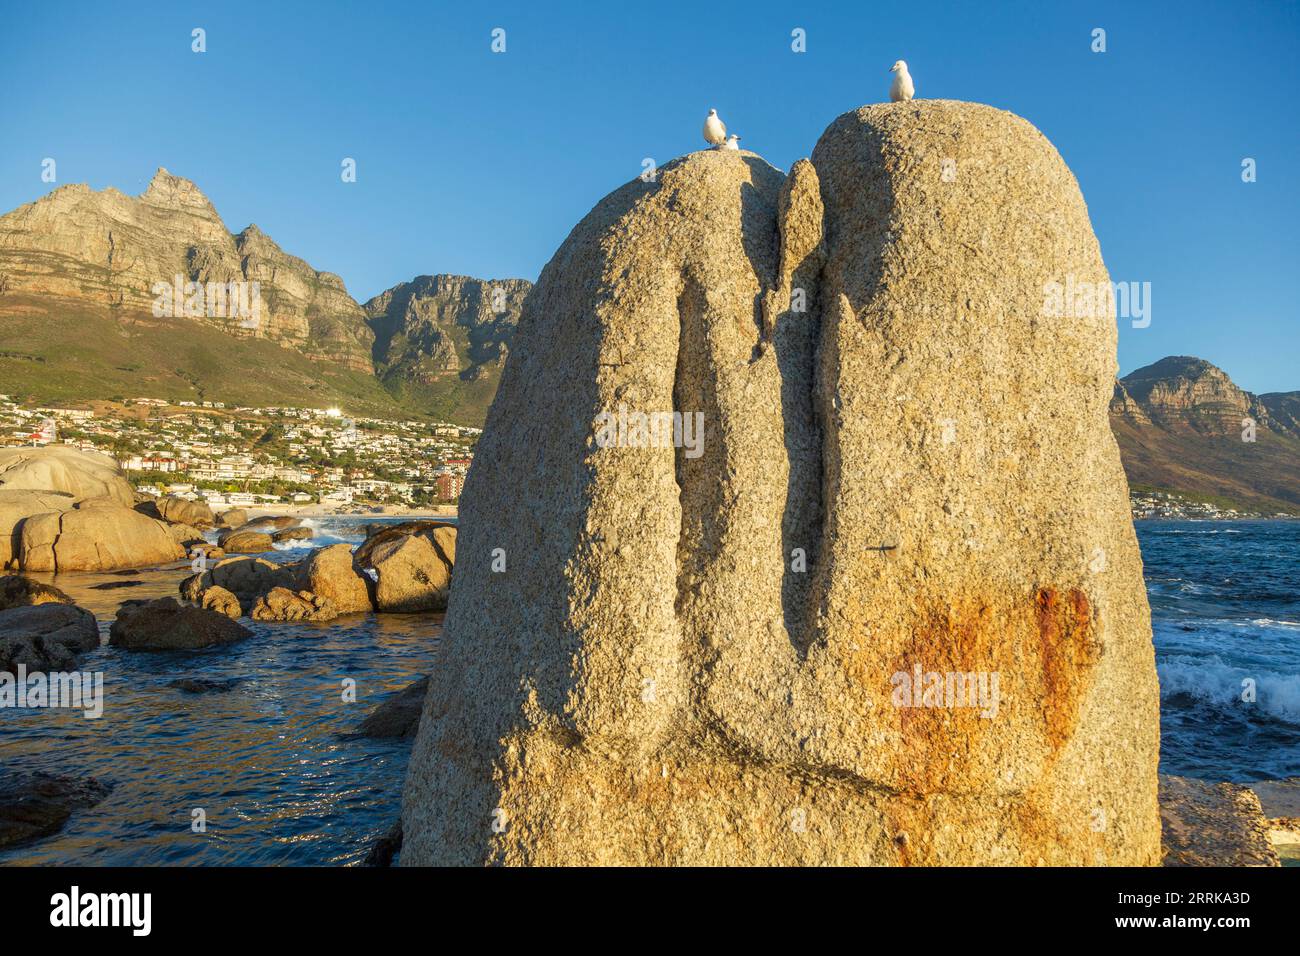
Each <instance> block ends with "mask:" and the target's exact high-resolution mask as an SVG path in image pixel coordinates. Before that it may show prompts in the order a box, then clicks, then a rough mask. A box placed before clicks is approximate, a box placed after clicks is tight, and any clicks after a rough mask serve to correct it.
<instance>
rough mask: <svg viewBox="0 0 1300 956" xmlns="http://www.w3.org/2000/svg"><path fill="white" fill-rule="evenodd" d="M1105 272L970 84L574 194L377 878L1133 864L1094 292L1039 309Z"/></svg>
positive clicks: (1148, 827) (1145, 733)
mask: <svg viewBox="0 0 1300 956" xmlns="http://www.w3.org/2000/svg"><path fill="white" fill-rule="evenodd" d="M1107 281H1108V278H1107V274H1106V270H1105V267H1104V265H1103V264H1102V260H1101V255H1100V251H1099V249H1098V246H1097V241H1096V239H1095V237H1094V236H1093V232H1092V228H1091V225H1090V223H1089V220H1088V215H1087V210H1086V207H1085V205H1084V202H1083V198H1082V196H1081V195H1080V194H1079V189H1078V186H1077V184H1076V183H1075V180H1074V177H1073V176H1072V175H1071V174H1070V171H1069V170H1068V169H1067V168H1066V166H1065V164H1064V163H1063V162H1062V160H1061V158H1060V156H1059V155H1058V154H1057V153H1056V151H1055V150H1054V149H1053V148H1052V146H1051V144H1050V143H1048V142H1047V140H1046V139H1044V137H1043V136H1042V135H1041V134H1040V133H1039V132H1038V131H1037V130H1035V129H1034V128H1033V127H1032V126H1030V125H1029V124H1028V123H1026V122H1025V121H1024V120H1021V119H1019V118H1017V117H1015V116H1013V115H1011V114H1009V113H1005V112H1002V111H999V110H995V109H991V108H989V107H985V106H979V105H974V104H965V103H955V102H946V101H934V100H927V101H916V102H911V103H899V104H885V105H879V106H871V107H866V108H864V109H861V110H857V111H855V112H851V113H847V114H845V115H844V116H842V117H840V118H839V119H838V120H836V121H835V122H834V123H833V124H832V125H831V126H830V127H829V128H828V130H827V131H826V133H825V134H824V135H823V137H822V139H821V141H820V142H819V143H818V145H817V148H816V149H815V150H814V152H813V156H812V160H811V162H809V161H801V162H799V163H797V164H796V165H795V166H794V167H793V168H792V170H791V173H790V175H789V176H788V177H784V176H782V174H781V173H779V172H778V171H777V170H775V169H773V168H771V167H770V166H768V165H767V164H766V163H764V162H762V160H760V159H759V158H757V157H755V156H754V155H752V154H749V153H745V152H731V151H708V152H702V153H695V154H692V155H690V156H687V157H685V158H683V159H681V160H678V161H676V162H673V163H670V164H668V165H666V166H664V167H661V168H660V170H659V173H658V177H657V181H655V182H652V183H646V182H642V181H640V180H638V181H634V182H632V183H630V184H628V185H627V186H624V187H623V188H621V189H619V190H617V191H616V192H614V193H613V194H612V195H610V196H609V197H607V198H606V199H604V200H603V201H602V202H601V203H599V204H598V205H597V206H596V208H595V209H594V210H593V211H592V212H591V213H590V214H589V215H588V217H587V218H586V219H585V220H584V221H583V222H582V223H580V224H579V225H578V226H577V227H576V228H575V229H574V230H573V232H572V233H571V234H570V235H569V237H568V239H567V240H566V241H565V243H564V245H563V246H562V247H561V248H560V250H559V252H558V253H557V254H556V255H555V257H554V258H553V259H552V261H551V262H550V263H549V264H548V265H547V267H546V269H545V270H544V271H543V273H542V276H541V279H540V281H539V282H538V284H537V286H536V287H535V288H534V289H533V291H532V293H531V295H530V296H529V298H528V301H527V303H526V305H525V308H524V313H523V317H522V318H521V320H520V325H519V331H518V334H517V336H516V338H515V344H514V346H513V348H512V351H511V354H510V358H509V360H508V362H507V365H506V369H505V372H504V375H503V378H502V382H501V387H500V390H499V391H498V393H497V397H496V399H495V402H494V404H493V406H492V409H491V412H490V414H489V416H488V421H487V425H486V428H485V431H484V434H483V436H482V439H481V441H480V443H479V445H478V448H477V453H476V464H475V467H474V469H473V470H472V472H471V474H470V478H469V482H468V484H467V486H466V488H465V492H464V495H463V497H462V498H461V502H460V507H461V510H460V516H461V519H462V527H463V529H464V531H465V540H464V541H458V554H457V557H458V563H457V569H456V575H455V580H454V585H453V588H452V594H451V601H450V610H449V612H448V615H447V620H446V625H445V632H444V635H443V638H442V644H441V648H440V655H439V662H438V667H437V668H436V669H435V670H434V673H433V675H432V677H431V685H430V690H429V696H428V699H427V702H426V711H425V718H424V719H423V720H422V721H421V724H420V730H419V734H418V736H417V740H416V743H415V747H414V751H413V755H412V761H411V764H410V770H409V773H408V778H407V785H406V793H405V797H404V810H403V820H404V833H405V841H406V842H405V844H404V846H403V851H402V862H403V863H407V864H447V863H459V864H481V863H486V862H495V863H507V864H586V863H600V864H646V863H650V864H828V863H846V864H872V865H876V864H884V865H895V864H896V865H905V864H906V865H926V864H939V865H944V864H949V865H986V864H1048V865H1091V864H1112V865H1116V864H1134V865H1153V864H1156V863H1158V862H1159V861H1160V822H1159V815H1158V810H1157V804H1156V761H1157V741H1158V712H1157V708H1158V693H1157V687H1156V678H1155V666H1154V655H1153V651H1152V645H1151V632H1150V622H1149V612H1148V608H1147V603H1146V595H1145V590H1144V588H1143V582H1142V575H1141V563H1140V558H1139V555H1138V549H1137V542H1136V539H1135V536H1134V533H1133V527H1132V523H1131V520H1130V517H1129V511H1128V498H1127V487H1126V483H1125V479H1124V473H1123V471H1122V469H1121V467H1120V461H1119V456H1118V452H1117V450H1116V447H1115V442H1114V439H1113V438H1112V436H1111V433H1110V430H1109V423H1108V420H1107V402H1108V399H1109V398H1110V395H1111V386H1112V383H1113V381H1114V376H1115V369H1116V360H1115V341H1116V330H1115V321H1114V311H1113V304H1109V303H1103V304H1102V305H1101V306H1100V307H1094V308H1092V309H1091V310H1090V311H1089V310H1088V309H1085V308H1079V309H1077V310H1076V311H1078V312H1079V313H1080V314H1079V315H1078V316H1077V317H1076V316H1074V315H1072V316H1071V317H1070V318H1061V317H1059V316H1052V315H1050V314H1049V310H1048V307H1047V302H1046V298H1045V297H1046V296H1048V295H1049V294H1050V292H1049V290H1051V289H1052V288H1054V286H1053V283H1057V284H1062V285H1064V284H1066V283H1068V282H1073V283H1074V284H1075V286H1074V287H1077V286H1078V284H1079V283H1106V282H1107ZM672 412H677V413H679V415H678V419H677V421H675V422H674V420H673V419H672V418H671V415H670V414H669V415H668V416H656V417H654V418H646V417H641V418H638V416H648V415H650V414H652V413H672ZM701 439H702V440H701ZM375 565H376V567H378V568H380V579H381V580H380V587H381V590H382V578H383V573H382V563H381V562H380V561H378V560H376V562H375Z"/></svg>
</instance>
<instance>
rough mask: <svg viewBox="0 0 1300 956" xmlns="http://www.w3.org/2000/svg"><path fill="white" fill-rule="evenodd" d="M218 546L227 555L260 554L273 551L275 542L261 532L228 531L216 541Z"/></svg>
mask: <svg viewBox="0 0 1300 956" xmlns="http://www.w3.org/2000/svg"><path fill="white" fill-rule="evenodd" d="M217 543H218V544H220V545H221V547H222V549H223V550H225V551H226V552H227V553H228V554H260V553H261V552H263V551H274V550H275V542H274V541H273V540H272V538H271V536H270V535H269V534H266V533H265V532H262V531H246V530H244V529H242V528H241V529H240V530H239V531H228V532H226V533H225V534H223V535H222V536H221V537H220V539H218V542H217Z"/></svg>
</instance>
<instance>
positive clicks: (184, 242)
mask: <svg viewBox="0 0 1300 956" xmlns="http://www.w3.org/2000/svg"><path fill="white" fill-rule="evenodd" d="M231 283H237V284H238V283H242V286H240V289H241V294H244V295H246V296H247V300H246V305H247V307H248V309H246V310H245V312H247V311H248V310H252V308H253V306H254V305H255V306H256V308H255V310H253V311H254V315H253V317H252V318H250V317H249V315H247V314H238V310H234V311H236V313H237V314H230V313H231V311H232V310H230V309H223V308H214V307H213V296H211V295H209V296H207V299H206V301H204V302H203V303H195V302H192V301H190V298H191V297H190V295H189V292H188V291H186V290H187V289H191V290H192V289H196V288H197V287H199V286H202V287H204V288H206V289H209V290H211V289H212V288H213V286H214V285H215V286H216V287H217V288H218V289H221V288H224V289H226V290H227V291H228V290H230V289H231V288H232V287H231V286H230V284H231ZM187 284H189V285H188V286H187ZM163 287H168V289H169V291H174V295H172V296H171V297H170V298H171V301H170V303H164V305H168V304H169V305H170V306H171V308H162V309H160V308H159V300H160V294H159V293H160V289H162V288H163ZM531 288H532V285H531V283H530V282H528V281H527V280H524V279H499V280H490V279H476V278H471V277H468V276H456V275H426V276H417V277H416V278H414V279H412V280H411V281H408V282H401V283H398V284H397V285H394V286H393V287H392V288H390V289H388V290H387V291H386V292H383V293H381V294H379V295H377V296H375V297H374V298H372V299H370V300H369V301H367V302H365V303H359V302H357V301H356V300H355V299H353V298H352V296H351V295H349V294H348V291H347V288H346V287H345V286H344V284H343V280H342V279H340V278H339V277H338V276H337V275H334V274H333V273H330V272H321V271H319V270H317V269H315V268H313V267H312V266H311V265H310V264H308V263H307V262H305V261H304V260H302V259H300V258H298V257H297V256H293V255H290V254H289V253H287V252H285V251H284V250H282V249H281V248H280V247H279V245H277V244H276V243H275V241H274V240H273V239H271V237H270V236H268V235H267V234H266V233H264V232H262V230H261V229H259V228H258V227H257V226H256V225H249V226H247V227H246V228H245V229H243V230H242V231H241V232H238V233H231V232H230V231H229V230H228V229H227V228H226V226H225V223H224V222H223V221H222V219H221V217H220V216H219V215H218V214H217V211H216V209H215V208H214V207H213V205H212V203H211V202H210V201H209V200H208V198H207V197H206V196H204V195H203V193H202V192H201V191H200V190H199V188H198V187H197V186H195V184H194V183H192V182H190V181H189V180H187V179H183V178H181V177H179V176H173V175H172V174H171V173H169V172H167V170H165V169H159V170H158V171H157V173H155V175H154V177H153V180H152V181H151V182H150V183H149V186H148V188H147V189H146V190H145V191H144V192H143V193H141V194H140V195H139V196H127V195H125V194H123V193H121V192H119V191H118V190H116V189H113V188H108V189H104V190H100V191H96V190H92V189H90V188H89V187H88V186H86V185H83V184H78V185H68V186H62V187H59V188H57V189H55V190H53V191H51V192H50V193H49V194H47V195H46V196H43V197H42V198H40V199H38V200H36V201H35V202H31V203H28V204H26V205H23V206H20V207H19V208H17V209H15V210H13V211H12V212H10V213H8V214H6V215H4V216H0V392H3V393H6V394H13V395H18V396H26V397H30V398H35V399H37V400H39V401H47V402H48V401H57V400H83V399H90V398H132V397H156V398H167V399H170V400H173V401H180V400H183V399H190V400H202V399H203V398H205V397H207V398H210V399H219V400H222V401H226V402H231V403H236V404H243V405H302V406H317V407H319V406H321V405H339V406H342V407H344V408H347V409H348V410H349V411H352V412H355V413H357V414H372V415H376V416H419V417H427V418H436V419H442V420H447V421H453V422H458V423H461V424H468V425H481V424H482V422H483V419H484V417H485V416H486V413H487V408H488V406H489V405H490V404H491V403H492V399H493V396H494V395H495V392H496V388H497V383H498V382H499V380H500V377H501V370H502V367H503V365H504V363H505V359H506V357H507V355H508V354H509V350H510V344H511V341H512V339H513V336H514V332H515V328H516V326H517V324H518V321H519V315H520V312H521V309H522V306H523V301H524V298H525V297H526V296H527V294H528V291H529V290H530V289H531ZM184 304H188V305H191V306H197V308H188V309H181V308H177V306H178V305H184ZM226 304H228V303H226V302H225V301H221V302H218V303H217V305H219V306H220V305H226ZM1110 418H1111V427H1112V431H1113V432H1114V434H1115V437H1116V439H1117V440H1118V442H1119V446H1120V451H1121V454H1122V457H1123V460H1124V466H1125V469H1126V471H1127V472H1128V477H1129V481H1130V483H1131V485H1132V486H1133V487H1134V488H1135V489H1138V490H1166V491H1177V492H1182V493H1186V494H1190V495H1195V496H1198V497H1202V498H1205V499H1211V500H1217V501H1220V502H1223V503H1231V504H1234V505H1241V506H1244V507H1247V508H1250V509H1251V510H1263V511H1288V512H1295V511H1300V474H1298V473H1300V468H1298V467H1297V465H1300V391H1295V392H1273V393H1269V394H1264V395H1254V394H1252V393H1250V392H1247V391H1244V390H1243V389H1241V388H1238V387H1237V386H1236V385H1235V384H1234V383H1233V382H1232V380H1231V379H1230V378H1229V377H1228V375H1227V374H1226V373H1225V372H1223V371H1222V370H1221V369H1219V368H1216V367H1215V366H1214V365H1211V364H1210V363H1209V362H1206V361H1204V360H1202V359H1199V358H1192V357H1189V356H1170V357H1168V358H1164V359H1161V360H1160V361H1159V362H1156V363H1154V364H1152V365H1148V366H1146V367H1144V368H1140V369H1138V370H1136V371H1134V372H1132V373H1131V374H1129V375H1126V376H1124V377H1123V378H1122V379H1120V380H1119V381H1117V382H1116V384H1115V394H1114V398H1113V400H1112V402H1111V406H1110Z"/></svg>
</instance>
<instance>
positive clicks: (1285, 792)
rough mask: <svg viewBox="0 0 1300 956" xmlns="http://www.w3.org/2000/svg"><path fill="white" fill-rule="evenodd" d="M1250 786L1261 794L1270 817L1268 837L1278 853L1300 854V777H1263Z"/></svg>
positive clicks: (1299, 855) (1265, 814)
mask: <svg viewBox="0 0 1300 956" xmlns="http://www.w3.org/2000/svg"><path fill="white" fill-rule="evenodd" d="M1250 789H1251V790H1253V791H1254V792H1255V795H1256V796H1257V797H1259V805H1260V809H1261V810H1262V811H1263V813H1264V816H1265V817H1266V818H1267V819H1268V839H1269V842H1270V843H1272V844H1273V846H1274V847H1275V848H1276V849H1277V852H1278V855H1279V856H1282V857H1285V858H1286V859H1288V860H1293V859H1296V858H1297V857H1300V777H1287V778H1285V779H1282V780H1261V781H1259V782H1257V783H1252V784H1251V785H1250Z"/></svg>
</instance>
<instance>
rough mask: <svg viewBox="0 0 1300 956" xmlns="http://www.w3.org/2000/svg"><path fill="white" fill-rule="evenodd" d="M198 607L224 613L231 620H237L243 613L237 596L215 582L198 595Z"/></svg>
mask: <svg viewBox="0 0 1300 956" xmlns="http://www.w3.org/2000/svg"><path fill="white" fill-rule="evenodd" d="M199 607H203V608H207V609H208V610H209V611H216V612H217V613H218V614H224V615H225V616H226V617H228V618H230V619H231V620H232V621H237V620H239V618H240V617H242V616H243V614H244V609H243V608H242V607H241V606H240V603H239V598H237V597H236V596H235V595H234V594H233V593H232V592H230V591H227V590H226V589H225V588H223V587H218V586H217V585H215V584H214V585H212V586H211V587H209V588H206V589H205V590H204V591H203V593H202V594H201V595H199Z"/></svg>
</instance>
